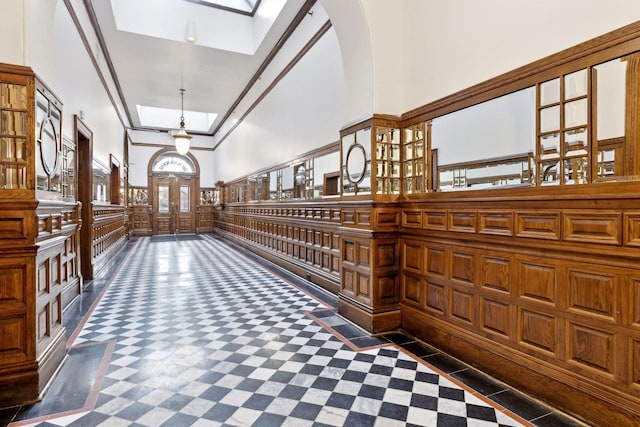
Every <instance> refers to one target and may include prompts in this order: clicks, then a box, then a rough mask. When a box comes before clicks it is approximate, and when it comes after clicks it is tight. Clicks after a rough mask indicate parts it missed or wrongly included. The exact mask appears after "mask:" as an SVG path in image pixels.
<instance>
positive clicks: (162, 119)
mask: <svg viewBox="0 0 640 427" xmlns="http://www.w3.org/2000/svg"><path fill="white" fill-rule="evenodd" d="M136 109H137V110H138V117H139V118H140V125H141V126H142V127H148V128H160V129H177V128H178V127H179V126H180V124H179V123H178V120H177V118H178V117H180V113H181V111H180V110H174V109H171V108H158V107H149V106H147V105H136ZM216 117H218V115H217V114H215V113H204V112H200V111H188V110H184V121H185V123H186V124H187V127H186V129H187V131H191V132H208V131H209V129H210V128H211V125H213V122H214V121H215V120H216Z"/></svg>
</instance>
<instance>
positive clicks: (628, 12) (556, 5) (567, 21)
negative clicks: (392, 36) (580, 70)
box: [362, 0, 640, 111]
mask: <svg viewBox="0 0 640 427" xmlns="http://www.w3.org/2000/svg"><path fill="white" fill-rule="evenodd" d="M362 1H363V2H365V4H369V3H373V4H377V5H379V4H380V3H384V4H385V7H387V8H389V10H393V9H394V8H395V7H396V6H395V4H396V1H395V0H394V1H391V0H362ZM403 1H404V2H406V16H405V21H404V39H405V41H404V42H405V47H404V50H405V53H406V55H405V57H404V61H405V64H404V78H403V79H401V80H402V82H403V84H404V87H403V88H402V90H404V107H403V110H404V111H408V110H410V109H412V108H415V107H419V106H421V105H424V104H427V103H429V102H431V101H434V100H437V99H439V98H442V97H444V96H447V95H449V94H451V93H454V92H457V91H459V90H462V89H464V88H466V87H469V86H471V85H474V84H476V83H480V82H482V81H485V80H487V79H489V78H492V77H495V76H497V75H500V74H502V73H505V72H507V71H510V70H513V69H515V68H517V67H520V66H523V65H526V64H528V63H530V62H533V61H535V60H537V59H540V58H543V57H545V56H548V55H551V54H553V53H556V52H558V51H561V50H563V49H566V48H569V47H571V46H574V45H576V44H579V43H581V42H583V41H586V40H589V39H591V38H594V37H597V36H599V35H602V34H604V33H607V32H609V31H612V30H614V29H616V28H619V27H622V26H624V25H626V24H630V23H632V22H635V21H637V20H639V19H640V2H639V1H629V0H607V1H603V0H562V1H558V0H537V1H529V0H510V1H505V0H483V1H477V0H446V1H444V0H442V1H424V0H403ZM379 7H382V6H379ZM369 16H371V15H369ZM373 24H374V23H370V25H369V28H371V29H372V31H376V32H383V31H385V30H384V29H382V28H380V27H381V26H380V25H373ZM401 30H402V29H399V31H401ZM373 38H374V39H375V38H376V37H373ZM382 47H383V48H384V46H382ZM379 48H380V46H379V45H374V52H375V55H376V56H377V55H378V49H379ZM376 66H377V67H379V66H385V64H384V63H380V62H376ZM386 66H389V67H391V66H394V65H393V64H387V65H386ZM376 72H378V71H376ZM376 90H378V88H376ZM394 102H395V100H390V101H389V105H391V106H393V105H395V103H394ZM383 104H384V103H382V102H381V106H382V105H383Z"/></svg>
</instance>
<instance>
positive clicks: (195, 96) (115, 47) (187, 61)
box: [86, 0, 305, 135]
mask: <svg viewBox="0 0 640 427" xmlns="http://www.w3.org/2000/svg"><path fill="white" fill-rule="evenodd" d="M200 3H202V2H200ZM304 3H305V2H304V0H262V1H261V2H260V5H259V7H258V9H257V11H256V14H255V16H254V17H253V18H252V17H250V16H246V15H241V14H238V13H234V12H230V11H226V10H220V9H216V8H213V7H210V6H206V5H203V4H198V2H194V1H187V0H107V1H104V0H86V4H87V5H88V6H89V7H91V8H93V11H94V13H95V17H96V21H97V24H98V26H99V30H100V32H101V33H102V37H103V39H104V44H105V46H104V48H105V50H106V52H105V54H106V55H107V56H108V57H109V58H110V60H111V62H112V64H113V70H114V72H115V78H116V80H117V82H118V84H119V86H120V89H121V96H122V97H123V98H124V102H125V106H126V109H127V112H128V116H129V118H130V120H131V125H132V128H134V129H141V128H145V125H144V124H143V123H141V121H140V117H139V114H138V107H137V106H147V107H154V108H158V109H174V110H176V111H180V108H181V100H180V89H181V88H184V89H185V90H186V92H185V96H184V109H185V111H193V112H201V113H210V114H217V117H216V119H215V120H214V122H213V123H212V125H211V126H210V127H209V129H208V130H207V131H206V132H205V133H208V134H209V135H211V133H212V131H213V130H214V129H216V128H217V127H218V126H219V124H220V123H221V120H222V119H223V118H224V117H225V115H226V113H227V112H228V111H229V109H230V108H231V106H232V105H233V104H234V101H236V100H237V99H238V97H239V96H240V95H241V93H242V92H243V90H244V89H245V87H246V86H247V84H248V83H249V82H250V80H251V78H252V76H253V75H254V74H255V73H256V72H257V70H258V69H259V67H260V66H261V64H262V63H263V62H264V61H265V59H266V58H267V56H268V54H269V52H270V51H271V50H272V49H273V48H274V46H275V45H276V44H277V42H278V40H279V39H280V37H281V36H282V35H283V33H284V32H285V30H286V29H287V27H288V26H289V24H290V23H291V22H292V21H293V19H294V18H295V16H296V14H297V13H298V12H299V10H300V8H301V7H302V6H303V4H304ZM127 5H128V6H127ZM114 10H116V11H117V15H118V17H117V19H116V18H115V17H114ZM189 20H192V21H193V22H195V28H196V42H195V43H190V42H188V41H187V40H186V35H187V22H188V21H189ZM116 21H117V22H118V25H116ZM302 22H303V24H302V25H304V22H305V21H304V20H303V21H302ZM158 24H160V25H158ZM118 27H120V28H123V29H126V31H122V30H119V29H118ZM222 30H224V31H222ZM134 31H138V33H136V32H134ZM140 33H143V34H140ZM151 34H152V35H151ZM243 43H244V47H242V46H241V45H242V44H243ZM203 44H204V45H209V46H217V47H208V46H203ZM238 46H241V47H240V48H237V47H238ZM238 51H240V52H243V53H240V52H238ZM237 113H239V114H241V113H242V112H237ZM170 116H171V114H169V115H168V118H169V119H170V118H171V117H170ZM165 117H167V115H166V114H165ZM188 119H189V115H188V114H187V113H185V122H186V128H187V130H188V131H189V130H190V126H189V124H190V123H189V121H188ZM164 120H165V121H166V120H167V118H165V119H164ZM160 123H161V122H155V124H154V125H152V126H146V127H152V128H154V129H160V130H164V129H175V128H177V127H178V125H179V113H177V114H176V116H175V118H174V119H173V120H169V122H167V123H166V124H165V125H164V126H162V125H161V124H160ZM195 125H196V123H194V126H195Z"/></svg>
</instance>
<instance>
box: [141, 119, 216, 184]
mask: <svg viewBox="0 0 640 427" xmlns="http://www.w3.org/2000/svg"><path fill="white" fill-rule="evenodd" d="M129 135H130V137H131V141H132V142H133V143H134V144H136V143H137V144H154V145H162V146H163V147H158V146H152V145H131V146H130V148H129V184H130V185H132V186H134V187H146V186H147V185H148V170H149V169H148V168H149V160H150V159H151V157H153V156H154V155H155V154H156V153H157V152H158V151H160V150H162V149H164V147H173V146H174V141H173V138H171V136H169V134H168V133H164V132H163V133H160V132H147V131H129ZM208 139H210V138H209V137H206V136H199V135H194V136H193V138H192V139H191V146H192V147H194V148H196V147H203V146H205V145H207V142H206V141H207V140H208ZM190 153H191V154H192V155H193V156H194V157H195V158H196V161H197V162H198V164H199V166H200V186H201V187H214V186H215V180H214V176H213V170H214V169H213V151H211V150H198V149H192V150H190Z"/></svg>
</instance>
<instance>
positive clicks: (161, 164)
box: [152, 153, 196, 173]
mask: <svg viewBox="0 0 640 427" xmlns="http://www.w3.org/2000/svg"><path fill="white" fill-rule="evenodd" d="M152 171H153V172H178V173H195V172H196V168H195V166H194V165H193V162H192V161H191V159H190V158H188V157H186V156H181V155H180V154H178V153H165V154H162V155H160V156H158V158H157V159H156V160H155V161H154V162H153V168H152Z"/></svg>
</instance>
